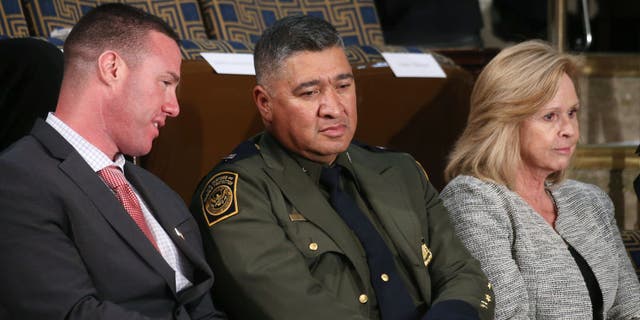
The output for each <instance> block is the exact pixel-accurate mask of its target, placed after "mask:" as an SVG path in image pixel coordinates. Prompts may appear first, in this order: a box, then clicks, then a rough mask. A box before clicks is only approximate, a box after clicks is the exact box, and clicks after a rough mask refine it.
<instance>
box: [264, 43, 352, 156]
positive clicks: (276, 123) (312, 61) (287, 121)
mask: <svg viewBox="0 0 640 320" xmlns="http://www.w3.org/2000/svg"><path fill="white" fill-rule="evenodd" d="M254 98H255V101H256V104H257V105H258V109H259V110H260V113H261V115H262V118H263V120H264V122H265V124H266V127H267V130H269V131H270V132H271V133H272V134H273V135H274V136H275V137H276V138H277V139H278V141H280V143H282V145H283V146H284V147H285V148H287V149H289V150H290V151H293V152H295V153H297V154H299V155H301V156H303V157H305V158H307V159H310V160H313V161H316V162H321V163H327V164H329V163H332V162H333V161H334V160H335V158H336V156H337V155H338V153H340V152H343V151H345V150H346V149H347V147H348V146H349V143H350V142H351V139H352V138H353V135H354V133H355V130H356V124H357V110H356V88H355V82H354V79H353V73H352V72H351V65H350V64H349V61H347V57H346V56H345V54H344V51H343V49H342V48H340V47H333V48H329V49H325V50H323V51H320V52H311V51H304V52H299V53H296V54H294V55H292V56H290V57H289V58H287V59H286V60H285V61H284V63H283V66H282V67H281V68H280V69H279V71H278V73H277V75H275V76H274V77H273V78H272V79H271V80H269V81H268V83H267V84H266V85H265V86H256V88H255V89H254Z"/></svg>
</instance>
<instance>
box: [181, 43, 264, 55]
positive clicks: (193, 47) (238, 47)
mask: <svg viewBox="0 0 640 320" xmlns="http://www.w3.org/2000/svg"><path fill="white" fill-rule="evenodd" d="M180 51H181V53H182V58H183V59H189V60H193V59H202V56H201V55H200V52H219V53H253V45H251V44H246V43H242V42H238V41H223V40H209V39H185V40H180Z"/></svg>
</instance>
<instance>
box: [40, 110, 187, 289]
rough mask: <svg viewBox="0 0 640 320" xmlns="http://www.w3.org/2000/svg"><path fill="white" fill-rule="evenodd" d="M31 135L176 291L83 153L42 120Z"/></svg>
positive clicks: (157, 256)
mask: <svg viewBox="0 0 640 320" xmlns="http://www.w3.org/2000/svg"><path fill="white" fill-rule="evenodd" d="M31 134H32V135H33V136H34V137H35V138H36V139H38V140H39V141H40V142H41V143H42V144H43V146H45V147H46V148H47V149H48V150H49V151H50V152H51V154H52V155H53V156H54V157H57V158H58V159H60V160H61V162H60V165H59V168H60V170H61V171H62V172H63V173H64V174H65V175H67V176H68V177H69V179H71V180H72V181H73V182H74V183H75V184H76V185H77V187H78V190H80V191H81V192H83V193H84V194H85V195H86V196H87V198H89V200H91V202H93V204H94V205H95V208H96V210H97V212H99V213H100V214H101V215H102V216H103V217H104V218H105V220H106V221H107V222H108V223H109V224H110V225H111V227H112V228H113V229H114V230H115V231H116V232H117V233H118V234H119V235H120V236H121V237H122V239H124V240H125V241H126V242H127V243H128V244H129V245H130V246H131V247H132V248H133V249H134V250H135V251H136V252H137V253H138V254H139V255H140V256H141V257H142V258H143V259H144V260H146V261H147V262H148V263H149V265H150V266H152V267H153V268H154V269H155V270H156V271H158V273H159V274H160V275H161V276H162V277H163V278H164V279H165V280H167V283H168V284H169V285H170V286H171V288H172V289H173V290H174V292H175V279H174V271H173V269H172V268H171V267H170V266H169V265H168V264H167V263H166V261H165V260H164V258H163V257H162V255H160V254H159V252H158V251H157V250H156V249H155V248H154V247H153V245H152V244H151V243H150V242H149V240H148V239H147V238H146V237H145V235H144V234H143V233H142V232H141V231H140V230H139V228H138V226H137V225H136V223H135V222H134V221H133V219H131V217H130V216H129V214H128V213H127V212H126V210H125V209H124V207H123V206H122V204H121V203H120V202H119V201H118V199H117V198H116V197H115V196H114V195H113V193H112V192H111V190H109V187H108V186H107V185H105V184H104V182H103V181H102V180H101V179H100V177H99V176H98V175H97V174H96V173H95V172H94V171H93V170H92V169H91V167H90V166H89V165H88V164H87V162H86V161H85V160H84V159H83V158H82V156H80V154H79V153H78V152H76V151H75V149H74V148H73V147H72V146H71V145H70V144H69V143H68V142H67V141H66V140H65V139H64V138H63V137H62V136H60V135H59V134H58V132H57V131H55V130H54V129H53V128H51V126H49V125H48V124H46V123H45V122H44V121H39V122H38V123H36V125H35V126H34V129H33V130H32V132H31Z"/></svg>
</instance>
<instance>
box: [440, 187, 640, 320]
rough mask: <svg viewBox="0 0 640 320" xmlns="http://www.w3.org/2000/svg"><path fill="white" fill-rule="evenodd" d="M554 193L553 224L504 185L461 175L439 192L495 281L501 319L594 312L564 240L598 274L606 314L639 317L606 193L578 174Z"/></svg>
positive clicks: (634, 283) (635, 286) (638, 298)
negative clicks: (578, 179) (554, 213)
mask: <svg viewBox="0 0 640 320" xmlns="http://www.w3.org/2000/svg"><path fill="white" fill-rule="evenodd" d="M552 194H553V197H554V199H555V200H556V203H557V206H558V218H557V220H556V230H554V229H553V228H552V227H551V226H550V225H549V224H548V223H547V222H546V221H545V220H544V219H543V218H542V217H541V216H540V215H539V214H538V213H536V212H535V211H534V210H533V209H532V208H531V207H530V206H529V205H528V204H527V203H526V202H525V201H524V200H523V199H522V198H521V197H520V196H519V195H518V194H516V193H515V192H513V191H511V190H509V189H508V188H507V187H506V186H503V185H498V184H494V183H490V182H484V181H481V180H479V179H477V178H475V177H471V176H458V177H456V178H455V179H453V180H452V181H451V182H450V183H449V184H448V185H447V186H446V187H445V189H444V190H443V192H442V194H441V197H442V199H443V201H444V205H445V206H446V207H447V208H448V209H449V212H450V214H451V219H452V222H453V224H454V226H455V229H456V234H457V235H458V236H459V237H460V238H461V239H462V241H463V242H464V244H465V245H466V246H467V248H468V249H469V251H470V252H471V254H472V255H473V256H475V257H476V258H477V259H478V260H480V264H481V266H482V269H483V270H484V272H485V273H486V274H487V276H488V277H489V280H490V281H491V282H492V283H493V286H494V290H495V296H496V310H495V316H496V319H590V318H591V301H590V299H589V294H588V291H587V288H586V285H585V283H584V280H583V277H582V274H581V273H580V270H579V269H578V266H577V265H576V263H575V261H574V259H573V257H572V256H571V254H570V253H569V251H568V250H567V245H566V243H569V244H570V245H571V246H572V247H574V248H575V249H576V251H578V252H579V253H580V255H582V257H583V258H584V259H585V260H586V261H587V263H588V264H589V266H590V267H591V269H592V271H593V273H594V274H595V276H596V278H597V280H598V283H599V285H600V289H601V290H602V295H603V300H604V301H603V307H604V313H605V318H606V319H633V318H640V284H639V283H638V278H637V277H636V275H635V273H634V271H633V268H632V266H631V262H630V261H629V258H628V256H627V254H626V251H625V249H624V246H623V244H622V240H621V239H620V233H619V231H618V228H617V226H616V222H615V218H614V208H613V204H612V202H611V200H610V199H609V197H608V196H607V195H606V194H605V193H604V192H603V191H602V190H600V189H599V188H598V187H596V186H593V185H589V184H584V183H581V182H577V181H573V180H568V181H565V182H563V183H561V184H559V185H557V186H555V187H554V188H553V190H552ZM565 242H566V243H565Z"/></svg>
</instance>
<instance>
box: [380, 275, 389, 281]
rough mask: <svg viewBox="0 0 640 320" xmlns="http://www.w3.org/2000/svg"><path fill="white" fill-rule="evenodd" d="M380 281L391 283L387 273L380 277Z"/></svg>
mask: <svg viewBox="0 0 640 320" xmlns="http://www.w3.org/2000/svg"><path fill="white" fill-rule="evenodd" d="M380 279H382V281H384V282H387V281H389V275H388V274H386V273H383V274H381V275H380Z"/></svg>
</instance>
